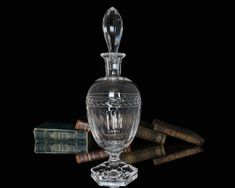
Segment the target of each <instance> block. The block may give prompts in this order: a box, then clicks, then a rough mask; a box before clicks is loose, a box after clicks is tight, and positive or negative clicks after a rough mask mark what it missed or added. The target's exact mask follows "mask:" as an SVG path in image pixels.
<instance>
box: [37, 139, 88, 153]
mask: <svg viewBox="0 0 235 188" xmlns="http://www.w3.org/2000/svg"><path fill="white" fill-rule="evenodd" d="M34 152H35V153H40V154H77V153H84V152H88V143H87V142H84V143H78V142H65V141H64V142H50V141H49V142H48V141H47V142H35V144H34Z"/></svg>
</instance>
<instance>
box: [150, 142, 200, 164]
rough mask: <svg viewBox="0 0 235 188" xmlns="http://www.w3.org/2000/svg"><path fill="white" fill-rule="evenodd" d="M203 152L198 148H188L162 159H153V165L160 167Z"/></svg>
mask: <svg viewBox="0 0 235 188" xmlns="http://www.w3.org/2000/svg"><path fill="white" fill-rule="evenodd" d="M201 152H203V149H202V148H201V147H200V146H194V147H192V148H188V149H185V150H182V151H178V152H174V153H171V154H167V155H165V156H162V157H157V158H156V159H153V163H154V165H160V164H163V163H166V162H170V161H174V160H177V159H182V158H184V157H188V156H192V155H195V154H197V153H201Z"/></svg>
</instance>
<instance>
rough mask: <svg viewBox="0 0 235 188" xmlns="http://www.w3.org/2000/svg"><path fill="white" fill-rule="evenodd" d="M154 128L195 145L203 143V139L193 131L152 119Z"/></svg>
mask: <svg viewBox="0 0 235 188" xmlns="http://www.w3.org/2000/svg"><path fill="white" fill-rule="evenodd" d="M153 125H154V130H156V131H158V132H161V133H163V134H166V135H168V136H172V137H175V138H178V139H181V140H184V141H187V142H189V143H192V144H196V145H199V146H200V145H203V143H204V139H203V138H202V137H201V136H199V135H198V134H196V133H195V132H193V131H190V130H188V129H185V128H181V127H177V126H175V125H171V124H169V123H166V122H164V121H160V120H157V119H154V121H153Z"/></svg>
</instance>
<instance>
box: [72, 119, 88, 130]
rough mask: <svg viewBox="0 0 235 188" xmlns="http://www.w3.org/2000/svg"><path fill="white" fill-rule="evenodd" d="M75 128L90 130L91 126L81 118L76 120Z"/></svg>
mask: <svg viewBox="0 0 235 188" xmlns="http://www.w3.org/2000/svg"><path fill="white" fill-rule="evenodd" d="M75 129H81V130H84V131H88V132H90V131H91V128H90V126H89V124H88V123H87V122H85V121H81V120H77V122H76V124H75Z"/></svg>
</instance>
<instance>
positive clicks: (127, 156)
mask: <svg viewBox="0 0 235 188" xmlns="http://www.w3.org/2000/svg"><path fill="white" fill-rule="evenodd" d="M165 154H166V153H165V149H164V146H163V145H156V146H151V147H149V146H148V147H146V148H143V149H139V150H136V151H133V152H129V153H123V154H122V155H121V156H120V159H121V160H122V161H125V162H126V163H128V164H134V163H138V162H142V161H145V160H149V159H154V158H156V157H161V156H164V155H165Z"/></svg>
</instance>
